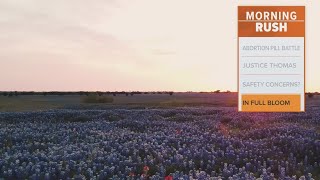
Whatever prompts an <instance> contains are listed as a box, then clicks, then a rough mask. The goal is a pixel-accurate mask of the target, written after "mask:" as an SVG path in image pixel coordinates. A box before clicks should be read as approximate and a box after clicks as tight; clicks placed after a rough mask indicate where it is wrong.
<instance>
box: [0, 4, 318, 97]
mask: <svg viewBox="0 0 320 180" xmlns="http://www.w3.org/2000/svg"><path fill="white" fill-rule="evenodd" d="M249 2H254V3H249ZM277 2H278V1H274V2H273V3H272V2H270V1H267V0H265V1H262V0H260V1H259V0H257V1H252V0H251V1H249V0H246V1H237V0H228V1H216V0H199V1H196V0H94V1H89V0H1V1H0V76H1V78H0V91H2V90H34V91H50V90H59V91H67V90H69V91H77V90H93V91H95V90H102V91H108V90H109V91H121V90H125V91H127V90H143V91H155V90H157V91H158V90H173V91H212V90H216V89H221V90H232V91H236V90H237V6H238V5H305V6H306V13H307V19H306V33H307V34H306V36H307V37H306V47H307V48H306V58H307V59H306V60H307V64H306V69H307V71H306V75H307V77H306V78H307V81H306V85H307V91H320V70H319V69H320V49H319V48H320V35H319V32H320V22H319V17H320V1H318V0H311V1H310V0H309V1H303V0H282V1H281V3H277Z"/></svg>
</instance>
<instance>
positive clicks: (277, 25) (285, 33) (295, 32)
mask: <svg viewBox="0 0 320 180" xmlns="http://www.w3.org/2000/svg"><path fill="white" fill-rule="evenodd" d="M238 36H239V37H304V36H305V7H304V6H238Z"/></svg>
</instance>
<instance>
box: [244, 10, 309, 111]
mask: <svg viewBox="0 0 320 180" xmlns="http://www.w3.org/2000/svg"><path fill="white" fill-rule="evenodd" d="M238 92H239V94H238V100H239V102H238V110H239V111H243V112H303V111H305V95H304V94H305V7H304V6H239V7H238Z"/></svg>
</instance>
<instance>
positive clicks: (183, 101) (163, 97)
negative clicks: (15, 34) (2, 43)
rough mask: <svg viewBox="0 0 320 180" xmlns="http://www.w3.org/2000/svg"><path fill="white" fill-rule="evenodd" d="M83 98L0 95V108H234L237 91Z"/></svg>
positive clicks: (318, 99)
mask: <svg viewBox="0 0 320 180" xmlns="http://www.w3.org/2000/svg"><path fill="white" fill-rule="evenodd" d="M103 97H104V96H103ZM84 98H86V96H79V95H65V96H54V95H47V96H42V95H34V96H17V97H16V96H13V97H7V96H0V111H2V112H3V111H42V110H49V109H57V108H69V107H81V108H91V107H93V106H95V107H98V108H101V109H103V108H108V107H112V106H126V107H128V108H146V107H147V108H149V107H151V108H153V107H155V108H172V107H186V106H187V107H190V106H199V107H201V106H202V107H237V94H236V93H229V94H224V93H220V94H212V93H174V94H173V95H172V96H170V95H167V94H141V95H134V96H125V95H117V96H108V97H106V98H107V99H106V101H101V102H103V103H101V102H100V103H99V100H98V101H97V102H93V103H85V102H84V101H83V99H84ZM109 99H110V100H109ZM111 99H112V102H111ZM306 101H307V106H319V104H320V96H314V97H313V98H308V97H307V98H306Z"/></svg>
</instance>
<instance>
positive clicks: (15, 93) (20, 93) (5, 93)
mask: <svg viewBox="0 0 320 180" xmlns="http://www.w3.org/2000/svg"><path fill="white" fill-rule="evenodd" d="M173 93H174V92H173V91H152V92H141V91H45V92H36V91H2V92H0V95H2V96H8V97H13V96H25V95H42V96H47V95H51V96H52V95H56V96H65V95H80V96H89V95H98V96H104V95H112V96H117V95H125V96H133V95H139V94H168V95H170V96H172V95H173Z"/></svg>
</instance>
